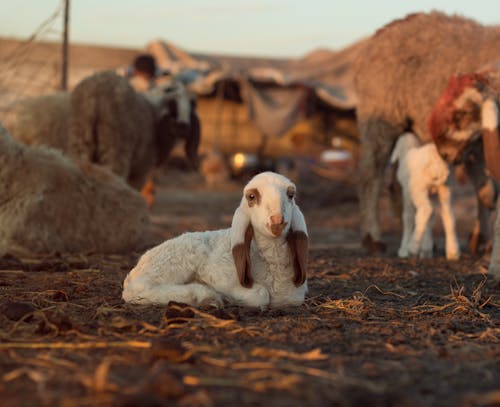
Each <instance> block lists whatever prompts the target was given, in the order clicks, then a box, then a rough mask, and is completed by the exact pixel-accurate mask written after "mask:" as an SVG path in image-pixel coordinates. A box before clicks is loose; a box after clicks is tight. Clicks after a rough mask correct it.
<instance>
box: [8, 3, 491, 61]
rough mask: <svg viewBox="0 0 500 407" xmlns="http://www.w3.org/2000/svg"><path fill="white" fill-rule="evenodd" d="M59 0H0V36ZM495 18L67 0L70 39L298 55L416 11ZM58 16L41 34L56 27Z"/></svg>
mask: <svg viewBox="0 0 500 407" xmlns="http://www.w3.org/2000/svg"><path fill="white" fill-rule="evenodd" d="M62 3H63V1H62V0H15V1H14V0H11V1H9V0H1V1H0V36H2V37H15V38H21V39H24V38H28V37H29V36H30V35H31V34H33V33H34V32H35V30H36V29H37V28H38V27H39V26H40V24H41V23H42V22H43V21H45V20H46V19H47V18H48V17H49V16H50V15H52V14H53V13H54V11H55V10H56V9H58V7H60V6H61V4H62ZM431 10H439V11H443V12H446V13H450V14H452V13H458V14H461V15H464V16H466V17H470V18H473V19H475V20H476V21H478V22H481V23H483V24H500V0H474V1H471V0H467V1H464V0H434V1H428V0H421V1H408V0H406V1H404V0H250V1H244V0H163V1H161V0H70V16H69V18H70V31H69V38H70V41H72V42H75V43H84V44H100V45H111V46H120V47H130V48H139V49H140V48H144V47H145V46H146V45H147V43H148V42H149V41H152V40H157V39H163V40H167V41H170V42H172V43H173V44H175V45H177V46H179V47H181V48H183V49H185V50H186V51H191V52H201V53H217V54H227V55H249V56H268V57H300V56H303V55H305V54H306V53H308V52H310V51H312V50H315V49H317V48H327V49H331V50H339V49H342V48H344V47H346V46H348V45H350V44H352V43H353V42H355V41H357V40H359V39H361V38H364V37H366V36H369V35H371V34H372V33H373V32H375V31H376V30H377V29H378V28H380V27H381V26H383V25H384V24H386V23H388V22H390V21H391V20H393V19H395V18H401V17H403V16H405V15H406V14H408V13H411V12H417V11H431ZM61 33H62V17H58V19H56V20H55V21H54V26H53V29H52V31H51V32H48V33H46V34H45V35H44V38H45V39H48V40H52V41H56V40H59V38H60V36H61V35H62V34H61Z"/></svg>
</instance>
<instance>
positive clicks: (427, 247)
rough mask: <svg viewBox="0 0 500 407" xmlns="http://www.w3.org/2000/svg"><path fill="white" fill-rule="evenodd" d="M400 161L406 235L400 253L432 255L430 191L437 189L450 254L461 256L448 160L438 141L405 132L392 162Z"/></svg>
mask: <svg viewBox="0 0 500 407" xmlns="http://www.w3.org/2000/svg"><path fill="white" fill-rule="evenodd" d="M396 163H397V164H398V167H397V179H398V181H399V183H400V184H401V187H402V190H403V216H402V217H403V237H402V238H401V246H400V248H399V251H398V256H399V257H408V256H420V257H431V256H432V249H433V240H432V222H431V219H432V213H433V206H432V203H431V200H430V196H429V195H430V194H435V193H437V195H438V197H439V202H440V205H441V219H442V221H443V225H444V230H445V236H446V258H447V259H449V260H457V259H458V258H459V257H460V247H459V244H458V238H457V235H456V231H455V217H454V214H453V210H452V208H451V190H450V187H449V182H448V179H449V173H450V170H449V168H448V164H446V163H445V162H444V161H443V159H442V158H441V156H440V155H439V153H438V152H437V149H436V146H435V144H434V143H428V144H424V145H421V144H420V141H419V139H418V138H417V136H415V135H414V134H413V133H404V134H403V135H401V136H400V138H399V139H398V141H397V143H396V146H395V147H394V150H393V152H392V155H391V164H396Z"/></svg>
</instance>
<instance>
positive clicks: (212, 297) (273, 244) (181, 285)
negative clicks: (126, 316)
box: [123, 172, 308, 308]
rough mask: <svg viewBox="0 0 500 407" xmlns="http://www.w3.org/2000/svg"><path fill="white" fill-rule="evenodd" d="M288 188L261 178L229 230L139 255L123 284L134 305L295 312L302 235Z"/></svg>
mask: <svg viewBox="0 0 500 407" xmlns="http://www.w3.org/2000/svg"><path fill="white" fill-rule="evenodd" d="M295 194H296V188H295V185H294V184H293V183H292V182H291V181H290V180H288V179H287V178H286V177H284V176H282V175H279V174H276V173H272V172H264V173H260V174H258V175H256V176H255V177H254V178H252V179H251V180H250V182H248V184H247V185H246V186H245V188H244V190H243V197H242V198H241V202H240V205H239V207H238V208H237V209H236V211H235V213H234V217H233V221H232V224H231V228H229V229H223V230H216V231H207V232H194V233H185V234H183V235H181V236H179V237H176V238H174V239H171V240H167V241H166V242H164V243H162V244H160V245H159V246H156V247H154V248H153V249H151V250H149V251H148V252H146V253H145V254H144V255H143V256H142V257H141V258H140V259H139V261H138V263H137V265H136V266H135V268H134V269H133V270H132V271H130V273H129V274H128V276H127V277H126V279H125V281H124V287H123V299H124V300H125V301H126V302H131V303H137V304H167V303H168V302H169V301H178V302H183V303H187V304H191V305H195V306H196V305H202V304H220V303H221V300H222V298H225V299H227V300H229V302H231V303H235V304H240V305H245V306H249V307H260V308H265V307H267V306H269V305H270V306H274V307H278V306H286V305H299V304H301V303H302V302H303V301H304V296H305V294H306V291H307V282H306V269H307V260H308V251H307V250H308V249H307V247H308V235H307V228H306V223H305V220H304V216H303V214H302V212H301V211H300V209H299V207H298V206H297V204H296V203H295Z"/></svg>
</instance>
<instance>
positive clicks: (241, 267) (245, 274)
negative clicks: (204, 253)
mask: <svg viewBox="0 0 500 407" xmlns="http://www.w3.org/2000/svg"><path fill="white" fill-rule="evenodd" d="M252 237H253V227H252V225H251V224H249V225H248V226H247V229H246V231H245V240H244V241H243V243H238V244H236V245H234V246H233V248H232V252H233V259H234V264H235V266H236V272H237V273H238V279H239V280H240V284H241V285H242V286H243V287H246V288H251V287H252V285H253V276H252V264H251V261H250V245H251V243H252Z"/></svg>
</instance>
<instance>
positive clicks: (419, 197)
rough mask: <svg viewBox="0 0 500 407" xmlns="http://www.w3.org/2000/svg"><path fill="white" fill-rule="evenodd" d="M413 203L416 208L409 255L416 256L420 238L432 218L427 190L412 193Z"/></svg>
mask: <svg viewBox="0 0 500 407" xmlns="http://www.w3.org/2000/svg"><path fill="white" fill-rule="evenodd" d="M412 198H413V203H414V204H415V208H416V215H415V230H414V232H413V238H412V241H411V244H410V254H411V255H412V256H417V255H418V254H419V252H420V245H421V242H422V236H423V235H424V233H425V230H426V228H427V227H428V225H429V221H430V218H431V216H432V203H431V201H430V199H429V194H428V192H427V189H422V190H419V191H412Z"/></svg>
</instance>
